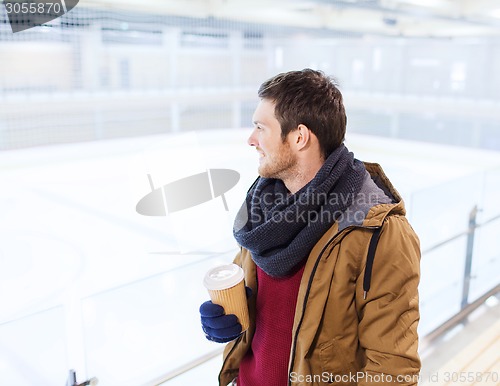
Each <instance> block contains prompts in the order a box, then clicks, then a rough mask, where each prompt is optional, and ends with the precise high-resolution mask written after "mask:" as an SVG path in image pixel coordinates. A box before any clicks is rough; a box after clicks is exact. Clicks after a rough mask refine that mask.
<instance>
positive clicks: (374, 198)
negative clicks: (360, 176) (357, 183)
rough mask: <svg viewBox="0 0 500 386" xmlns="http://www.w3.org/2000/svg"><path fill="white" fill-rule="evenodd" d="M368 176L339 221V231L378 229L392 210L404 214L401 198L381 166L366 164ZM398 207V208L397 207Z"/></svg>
mask: <svg viewBox="0 0 500 386" xmlns="http://www.w3.org/2000/svg"><path fill="white" fill-rule="evenodd" d="M364 165H365V168H366V175H365V178H364V180H363V185H362V187H361V190H360V192H359V193H358V195H357V196H356V197H355V199H354V201H353V203H352V205H351V206H350V207H348V208H347V209H346V210H345V212H344V214H343V216H341V218H340V219H339V221H338V231H342V230H343V229H345V228H347V227H350V226H364V227H378V226H380V225H381V223H382V221H383V219H384V218H385V216H386V215H387V214H388V213H389V212H390V211H392V210H395V209H399V210H400V211H401V212H402V213H403V214H404V205H403V202H402V199H401V196H400V195H399V193H398V192H397V190H396V189H395V188H394V186H393V185H392V184H391V182H390V181H389V179H388V178H387V176H386V175H385V173H384V171H383V170H382V168H381V166H380V165H379V164H375V163H368V162H365V163H364ZM395 205H396V207H395Z"/></svg>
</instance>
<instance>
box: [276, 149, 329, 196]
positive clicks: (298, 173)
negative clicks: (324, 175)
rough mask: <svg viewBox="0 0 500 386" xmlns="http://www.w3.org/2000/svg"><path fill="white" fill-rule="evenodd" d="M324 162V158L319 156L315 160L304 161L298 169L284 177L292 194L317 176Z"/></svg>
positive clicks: (284, 181)
mask: <svg viewBox="0 0 500 386" xmlns="http://www.w3.org/2000/svg"><path fill="white" fill-rule="evenodd" d="M323 163H324V160H323V159H322V158H318V159H317V160H315V161H308V162H302V164H299V165H298V167H297V170H295V171H294V172H292V173H290V175H288V176H286V177H284V178H282V180H283V183H284V184H285V186H286V188H287V189H288V190H289V191H290V193H291V194H295V193H297V192H298V191H299V190H300V189H302V188H303V187H304V186H306V185H307V184H308V183H309V182H310V181H311V180H312V179H313V178H314V177H315V176H316V174H317V173H318V171H319V169H321V167H322V166H323Z"/></svg>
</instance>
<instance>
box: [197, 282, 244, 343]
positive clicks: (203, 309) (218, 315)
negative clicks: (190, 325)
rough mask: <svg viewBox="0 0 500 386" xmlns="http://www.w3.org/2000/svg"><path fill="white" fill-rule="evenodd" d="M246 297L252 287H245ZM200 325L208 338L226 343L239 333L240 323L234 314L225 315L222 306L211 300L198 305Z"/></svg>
mask: <svg viewBox="0 0 500 386" xmlns="http://www.w3.org/2000/svg"><path fill="white" fill-rule="evenodd" d="M245 290H246V294H247V299H248V298H249V297H250V296H251V294H252V289H251V288H250V287H246V288H245ZM200 315H201V326H202V328H203V332H204V333H205V336H206V337H207V339H208V340H211V341H212V342H217V343H227V342H230V341H232V340H234V339H236V338H237V337H238V336H240V335H241V330H242V327H241V323H240V322H239V321H238V317H237V316H236V315H234V314H229V315H226V314H225V312H224V308H223V307H222V306H220V305H218V304H214V303H212V301H210V300H209V301H206V302H205V303H203V304H202V305H201V306H200Z"/></svg>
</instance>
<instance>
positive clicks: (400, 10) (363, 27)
mask: <svg viewBox="0 0 500 386" xmlns="http://www.w3.org/2000/svg"><path fill="white" fill-rule="evenodd" d="M79 6H82V7H83V6H85V7H99V8H106V9H110V10H129V11H135V12H138V11H140V12H145V13H152V14H156V15H175V16H183V17H193V18H203V19H205V18H216V19H223V20H234V21H237V22H244V23H258V24H269V25H274V26H276V25H279V26H287V27H298V28H307V29H323V30H325V29H326V30H332V31H339V32H355V33H357V34H359V33H362V34H366V35H382V36H403V37H440V38H449V37H488V36H494V37H499V36H500V0H310V1H309V0H274V1H272V2H271V1H269V0H147V1H138V0H86V1H82V2H80V4H79Z"/></svg>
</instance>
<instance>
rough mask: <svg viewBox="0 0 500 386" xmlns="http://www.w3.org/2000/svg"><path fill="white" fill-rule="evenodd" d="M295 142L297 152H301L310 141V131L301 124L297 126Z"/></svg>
mask: <svg viewBox="0 0 500 386" xmlns="http://www.w3.org/2000/svg"><path fill="white" fill-rule="evenodd" d="M295 141H296V142H295V144H296V146H297V150H301V149H303V148H305V147H307V146H308V145H309V144H310V141H311V130H309V128H308V127H307V126H306V125H303V124H302V123H301V124H300V125H299V126H297V130H296V139H295Z"/></svg>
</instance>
